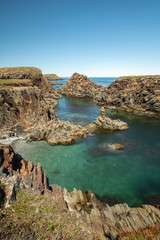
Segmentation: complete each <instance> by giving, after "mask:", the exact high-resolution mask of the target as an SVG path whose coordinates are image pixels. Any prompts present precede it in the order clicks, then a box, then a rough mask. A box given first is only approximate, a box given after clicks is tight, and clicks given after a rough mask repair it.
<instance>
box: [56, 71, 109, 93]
mask: <svg viewBox="0 0 160 240" xmlns="http://www.w3.org/2000/svg"><path fill="white" fill-rule="evenodd" d="M106 89H107V87H106V86H102V85H99V84H96V83H94V82H93V81H91V80H90V79H88V78H87V76H84V75H81V74H78V73H74V74H73V75H72V76H71V77H70V79H69V80H68V81H67V83H66V84H65V86H64V87H63V88H60V89H58V90H57V91H58V92H59V93H61V94H63V95H66V96H73V97H92V98H93V97H94V96H95V95H96V96H97V98H98V97H100V96H101V95H102V94H103V93H104V91H105V90H106Z"/></svg>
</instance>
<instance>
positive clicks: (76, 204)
mask: <svg viewBox="0 0 160 240" xmlns="http://www.w3.org/2000/svg"><path fill="white" fill-rule="evenodd" d="M63 195H64V199H65V201H66V202H67V205H68V208H69V210H70V211H71V212H72V213H74V214H75V215H76V217H77V218H78V219H83V221H84V222H87V224H88V225H89V226H92V228H93V229H94V231H96V233H97V234H98V235H101V236H102V235H103V236H105V237H106V238H109V239H118V237H119V236H120V235H121V233H126V232H135V231H137V230H139V229H143V228H145V227H146V226H156V225H159V224H160V210H159V209H157V208H155V207H153V206H151V205H143V206H142V207H137V208H130V207H129V206H128V205H127V204H126V203H124V204H116V205H114V206H112V207H110V206H109V205H108V204H102V203H101V202H100V201H99V200H98V199H97V198H96V196H95V194H94V193H93V192H91V191H87V192H86V193H83V192H82V191H80V190H78V191H77V190H76V189H74V190H73V192H71V193H69V192H68V191H67V189H64V190H63ZM106 238H104V239H106ZM102 239H103V238H102Z"/></svg>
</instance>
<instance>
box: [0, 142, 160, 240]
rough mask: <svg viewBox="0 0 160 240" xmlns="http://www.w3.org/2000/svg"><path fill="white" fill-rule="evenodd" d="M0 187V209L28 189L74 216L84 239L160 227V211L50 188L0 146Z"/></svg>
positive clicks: (34, 168) (32, 167)
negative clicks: (20, 192)
mask: <svg viewBox="0 0 160 240" xmlns="http://www.w3.org/2000/svg"><path fill="white" fill-rule="evenodd" d="M0 186H1V188H0V189H1V191H0V206H1V208H2V207H5V208H8V207H10V206H12V204H13V203H14V202H15V201H16V192H17V189H21V190H23V189H30V190H31V191H34V192H37V193H38V194H43V196H46V197H47V198H51V199H52V201H56V202H59V204H61V208H63V209H64V211H66V210H68V211H69V212H70V214H71V215H72V216H74V218H75V222H76V224H78V225H79V228H80V229H81V228H83V230H84V231H86V233H87V234H88V236H87V239H118V238H119V237H120V236H121V235H124V234H125V233H126V234H127V233H129V232H131V233H132V232H135V231H138V230H139V229H145V228H146V227H147V226H151V227H155V226H159V225H160V210H159V209H158V208H156V207H154V206H151V205H143V206H142V207H137V208H130V207H129V206H128V205H127V204H116V205H114V206H112V207H111V206H109V205H108V204H104V203H102V202H100V201H99V200H98V199H97V197H96V196H95V194H94V193H93V192H91V191H87V192H86V193H83V192H82V191H81V190H76V189H74V190H73V192H71V193H69V192H68V191H67V189H63V190H62V189H61V188H60V187H58V186H56V185H51V186H50V185H49V182H48V179H47V177H46V174H45V171H43V170H42V167H41V165H40V164H39V163H38V164H33V163H32V162H28V161H26V160H24V159H23V157H22V156H20V155H19V154H18V153H15V151H14V148H13V147H12V146H10V145H0ZM2 186H3V187H2ZM157 207H158V206H157ZM91 233H92V234H91ZM122 233H123V234H122ZM93 235H94V236H96V238H93ZM91 236H92V238H91ZM60 239H63V238H60ZM75 239H76V238H75ZM81 239H83V238H81Z"/></svg>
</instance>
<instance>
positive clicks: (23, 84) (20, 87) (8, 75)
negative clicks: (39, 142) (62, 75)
mask: <svg viewBox="0 0 160 240" xmlns="http://www.w3.org/2000/svg"><path fill="white" fill-rule="evenodd" d="M0 79H1V81H0V138H4V137H8V136H9V137H11V136H18V137H19V136H25V135H26V133H27V132H28V130H29V129H31V128H33V127H34V126H35V125H37V123H38V122H45V123H48V122H49V121H52V120H53V119H54V118H57V116H56V114H55V112H54V109H55V108H56V107H57V106H58V101H57V99H58V98H60V97H61V96H60V95H59V94H58V93H57V92H56V91H55V90H54V89H53V88H52V86H51V84H50V83H49V81H48V80H47V79H46V78H44V77H43V75H42V73H41V70H40V69H37V68H25V67H20V68H0Z"/></svg>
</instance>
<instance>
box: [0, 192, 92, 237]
mask: <svg viewBox="0 0 160 240" xmlns="http://www.w3.org/2000/svg"><path fill="white" fill-rule="evenodd" d="M0 226H1V227H0V239H10V236H11V235H12V239H17V240H20V239H54V238H55V236H56V235H57V233H62V235H63V239H65V240H75V239H76V240H82V239H88V240H92V239H94V234H93V233H90V235H88V234H87V233H85V232H83V229H81V228H80V226H79V224H78V223H77V220H76V218H74V217H73V216H72V215H71V214H70V212H68V211H67V210H65V209H64V207H62V203H60V202H59V200H57V201H56V200H55V199H53V198H52V197H51V198H47V197H45V196H42V195H40V194H37V193H33V192H32V191H30V190H19V191H17V200H16V202H15V203H14V204H12V206H11V207H10V208H7V209H0Z"/></svg>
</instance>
